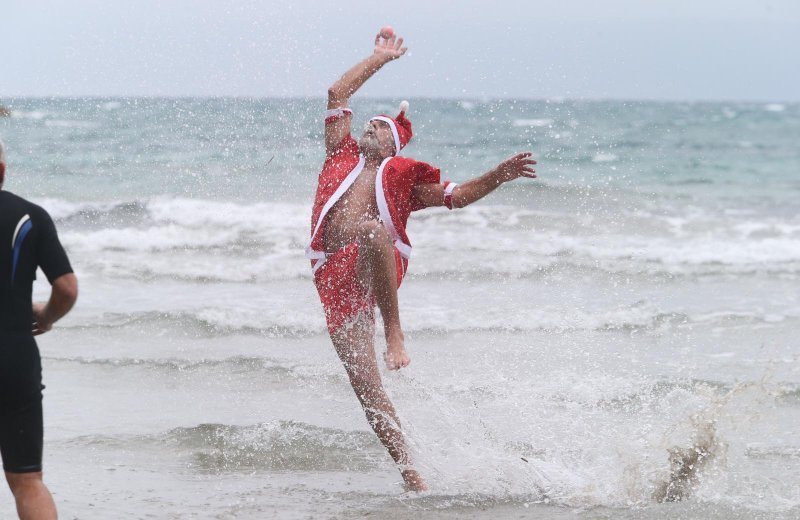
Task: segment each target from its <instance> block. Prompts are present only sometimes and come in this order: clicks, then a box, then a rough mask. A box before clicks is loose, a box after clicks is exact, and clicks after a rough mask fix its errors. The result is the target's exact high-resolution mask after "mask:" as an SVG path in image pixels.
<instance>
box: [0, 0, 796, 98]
mask: <svg viewBox="0 0 800 520" xmlns="http://www.w3.org/2000/svg"><path fill="white" fill-rule="evenodd" d="M384 24H390V25H392V26H394V27H395V29H396V30H397V32H398V33H399V34H400V35H401V36H404V37H405V38H406V41H407V44H408V46H409V47H410V49H411V54H410V55H409V56H406V57H404V58H403V59H401V60H399V61H397V62H394V63H392V64H390V65H389V66H388V67H387V68H386V69H384V70H383V71H381V73H380V74H379V77H378V78H376V80H375V81H373V82H370V83H369V84H368V85H367V86H366V87H365V88H364V90H363V94H364V95H369V96H392V97H398V96H400V97H416V96H435V97H455V98H484V97H517V98H552V97H567V98H593V99H596V98H623V99H666V100H676V99H677V100H753V101H800V0H661V1H656V0H604V1H597V0H546V1H540V0H531V1H522V0H517V1H503V0H485V1H475V0H465V1H460V2H455V1H445V0H405V1H400V2H389V1H387V0H374V1H371V2H364V1H356V0H328V1H304V0H298V1H296V2H295V3H294V4H293V3H292V1H291V0H283V1H280V2H273V1H253V0H251V1H238V2H234V1H226V0H172V1H170V0H163V1H156V0H135V1H134V0H131V1H125V2H123V1H115V0H102V1H101V0H96V1H93V0H73V1H66V0H64V1H39V0H1V1H0V53H2V62H3V68H2V72H1V73H0V99H2V98H3V97H17V96H51V95H54V96H84V95H99V96H129V95H133V96H159V95H164V96H257V97H262V96H322V95H324V93H325V91H326V88H327V86H328V85H329V84H330V83H332V82H333V81H334V80H335V79H336V78H337V77H338V76H339V75H340V74H341V73H342V72H344V70H346V69H347V68H348V67H349V66H351V65H352V64H353V63H355V62H356V61H357V60H358V59H360V58H363V57H365V56H367V55H368V54H369V53H371V51H372V41H373V38H374V34H375V33H376V32H377V30H378V29H379V28H380V26H382V25H384Z"/></svg>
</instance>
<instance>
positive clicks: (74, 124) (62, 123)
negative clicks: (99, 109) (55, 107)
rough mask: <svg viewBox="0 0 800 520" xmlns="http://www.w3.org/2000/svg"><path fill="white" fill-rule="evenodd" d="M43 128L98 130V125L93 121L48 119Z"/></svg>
mask: <svg viewBox="0 0 800 520" xmlns="http://www.w3.org/2000/svg"><path fill="white" fill-rule="evenodd" d="M44 126H49V127H55V128H100V123H97V122H95V121H77V120H71V119H48V120H46V121H45V122H44Z"/></svg>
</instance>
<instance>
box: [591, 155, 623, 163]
mask: <svg viewBox="0 0 800 520" xmlns="http://www.w3.org/2000/svg"><path fill="white" fill-rule="evenodd" d="M617 159H619V157H617V156H616V155H614V154H613V153H598V154H595V156H594V157H592V162H593V163H607V162H614V161H616V160H617Z"/></svg>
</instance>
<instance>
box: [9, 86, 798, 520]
mask: <svg viewBox="0 0 800 520" xmlns="http://www.w3.org/2000/svg"><path fill="white" fill-rule="evenodd" d="M398 102H399V100H391V101H390V100H359V101H357V102H355V103H354V104H353V108H354V110H355V113H356V117H355V121H356V129H355V131H356V132H358V127H359V126H360V125H361V124H362V123H363V122H365V121H366V120H367V119H368V117H369V116H370V115H372V114H374V113H377V112H387V113H390V114H392V113H394V110H395V107H396V105H397V104H398ZM3 104H4V105H6V106H8V107H10V108H11V110H12V117H10V118H3V119H0V136H2V138H3V140H4V141H5V143H6V145H7V148H8V158H9V170H8V178H7V182H6V184H5V186H4V188H5V189H8V190H10V191H13V192H15V193H17V194H19V195H22V196H25V197H28V198H30V199H32V200H33V201H35V202H37V203H40V204H42V205H43V206H44V207H45V208H46V209H48V211H50V213H51V214H52V215H53V217H54V219H55V220H56V223H57V226H58V228H59V232H60V235H61V238H62V241H63V242H64V244H65V246H66V248H67V250H68V252H69V254H70V257H71V259H72V261H73V264H74V265H75V268H76V271H77V273H78V276H79V278H80V280H81V291H82V292H81V298H80V302H79V305H78V306H77V307H76V309H75V311H74V312H73V313H72V314H71V315H70V316H69V317H68V318H67V319H65V320H64V321H63V322H61V323H59V324H58V327H57V328H56V330H54V331H53V332H51V333H49V334H48V335H45V336H43V337H42V338H41V341H40V346H41V349H42V353H43V359H44V379H45V384H46V385H47V390H46V396H45V409H46V448H45V452H46V459H45V468H46V469H45V471H46V474H47V478H48V482H49V484H50V486H51V489H52V490H53V492H54V494H55V496H56V500H57V501H58V502H59V504H60V506H61V508H62V509H61V510H62V516H64V517H69V518H96V517H98V516H102V517H106V518H142V517H154V518H163V517H169V518H263V517H265V516H276V517H280V518H300V517H302V518H306V517H309V516H310V517H315V518H342V517H357V516H359V515H363V514H372V515H375V516H376V517H398V518H407V517H410V516H411V515H417V514H421V512H424V513H425V514H426V515H428V516H431V517H442V518H461V517H465V518H497V517H501V516H512V515H526V517H532V518H552V517H567V516H568V517H570V518H574V517H578V518H612V517H613V518H617V517H619V518H671V517H679V518H795V517H797V515H798V514H800V513H798V511H800V509H798V508H800V495H798V489H797V486H796V485H795V483H796V482H797V481H798V479H799V478H800V463H799V462H798V461H800V458H798V453H800V442H799V441H798V439H797V434H796V432H797V430H798V426H799V425H800V398H798V396H799V395H800V372H798V368H797V367H798V352H800V350H798V343H797V331H798V330H800V204H798V203H797V200H798V194H800V147H798V146H797V143H798V136H800V105H797V104H765V103H760V104H759V103H655V102H635V103H626V102H616V101H592V102H590V101H580V102H579V101H569V100H549V101H516V102H515V101H508V100H507V101H491V100H490V101H481V100H430V99H418V100H415V99H412V100H411V111H410V113H409V117H410V118H411V119H412V121H413V123H414V130H415V139H414V141H413V142H412V143H413V144H412V145H410V146H409V147H408V148H407V149H406V150H407V152H406V153H407V155H410V156H413V157H416V158H418V159H421V160H425V161H427V162H430V163H432V164H434V165H437V166H439V167H441V168H442V171H443V177H445V178H450V179H452V180H456V181H462V180H465V179H468V178H470V177H472V176H474V175H477V174H480V173H482V172H484V171H486V170H488V169H489V168H491V167H492V166H493V165H495V164H496V163H497V162H498V161H500V160H501V159H503V158H505V157H507V156H509V155H511V154H512V153H514V152H517V151H522V150H532V151H533V152H534V153H535V155H536V158H537V159H538V160H539V166H538V167H537V170H538V173H539V175H540V178H539V179H537V180H527V179H525V180H520V181H518V182H515V183H512V184H509V185H506V186H503V187H502V188H501V189H500V190H498V192H496V193H493V194H491V195H490V196H488V197H487V198H486V199H484V200H482V201H480V202H479V203H477V204H475V205H474V206H471V207H469V208H465V209H463V210H459V211H454V212H448V211H446V210H444V209H441V208H437V209H433V210H426V211H423V212H419V213H416V214H415V215H414V216H413V217H412V220H411V223H410V227H409V234H410V237H411V240H412V242H413V244H414V256H413V258H412V260H411V264H410V269H409V274H408V278H407V280H406V281H405V282H404V284H403V287H402V289H401V291H400V307H401V316H402V319H403V324H404V328H405V330H406V335H407V339H408V348H409V351H410V353H411V357H412V360H413V361H412V365H411V366H410V367H409V368H408V369H407V370H406V371H404V372H402V373H400V374H388V373H387V374H384V377H385V383H386V386H387V389H388V391H389V392H390V394H391V397H392V399H393V400H394V402H395V404H396V405H397V408H398V410H399V413H400V416H401V418H402V419H403V421H404V424H405V427H406V428H407V430H408V432H409V435H410V437H411V438H412V440H413V442H414V449H415V451H416V453H417V459H418V461H419V464H420V469H421V470H422V471H423V473H424V474H425V475H426V476H427V477H428V478H429V480H430V482H431V484H432V488H433V490H432V492H431V493H430V494H429V495H424V496H412V495H408V494H404V493H403V490H402V488H401V487H400V485H399V480H400V479H399V474H398V473H397V471H396V470H395V468H394V467H393V466H392V464H391V461H390V459H389V458H388V456H387V455H386V454H385V453H384V451H383V450H382V448H381V447H380V445H379V444H378V443H377V441H376V440H375V439H374V437H373V436H372V434H371V433H370V432H369V431H368V427H367V424H366V421H365V420H364V418H363V414H362V412H361V410H360V409H359V407H358V405H357V403H356V400H355V399H354V397H353V395H352V390H351V389H350V388H349V387H348V384H347V380H346V377H345V375H344V371H343V370H342V368H341V366H340V365H339V364H338V361H337V359H336V357H335V355H334V354H333V351H332V349H331V347H330V343H329V339H328V338H327V336H326V334H325V325H324V320H323V316H322V311H321V307H320V305H319V302H318V300H317V298H316V294H315V291H314V288H313V285H312V283H311V276H310V270H309V265H308V262H307V261H306V260H305V259H304V257H303V249H304V247H305V245H306V241H307V239H308V234H309V227H310V222H309V220H310V205H311V199H312V197H313V193H314V190H315V188H316V185H315V182H316V176H317V174H318V172H319V168H320V165H321V162H322V159H323V154H324V151H323V146H322V124H321V119H322V116H321V114H322V112H323V110H324V102H323V101H322V100H321V99H309V100H300V99H290V100H280V99H269V100H249V99H54V100H50V99H6V100H3ZM40 280H44V278H43V277H40ZM46 291H47V287H46V284H42V283H39V284H38V285H37V287H36V294H37V297H38V298H44V297H46V294H47V292H46ZM378 348H379V349H381V348H383V345H382V343H381V342H380V341H378ZM697 446H702V447H703V449H706V450H708V452H709V453H711V454H712V456H711V457H710V459H711V460H710V462H709V463H707V464H706V465H704V466H703V467H702V468H701V469H700V471H699V472H698V477H697V480H696V481H695V482H693V483H692V486H691V492H690V493H689V496H688V497H687V499H686V500H685V501H682V502H679V503H676V504H666V505H665V504H659V503H657V501H656V500H655V499H654V495H655V494H657V490H658V489H659V486H661V485H662V484H663V483H664V482H665V481H666V480H668V479H669V474H670V462H669V457H670V453H674V452H675V451H676V450H679V449H689V448H692V447H697ZM76 475H77V476H76ZM9 500H10V497H9V496H8V495H0V510H3V511H5V510H9V508H10V507H11V505H10V502H9ZM537 515H538V516H537Z"/></svg>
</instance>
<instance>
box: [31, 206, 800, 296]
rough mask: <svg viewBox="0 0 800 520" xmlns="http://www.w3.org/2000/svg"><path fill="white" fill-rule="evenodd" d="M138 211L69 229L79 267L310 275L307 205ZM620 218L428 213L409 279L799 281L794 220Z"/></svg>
mask: <svg viewBox="0 0 800 520" xmlns="http://www.w3.org/2000/svg"><path fill="white" fill-rule="evenodd" d="M42 203H43V205H44V206H45V207H46V208H47V209H49V210H50V212H51V214H52V215H53V216H54V217H55V218H56V219H57V220H66V219H69V218H71V217H73V216H76V215H79V214H82V213H85V214H94V216H93V217H92V221H96V220H97V215H96V213H97V212H100V213H102V212H107V213H111V212H122V214H123V215H124V213H125V211H127V207H126V206H125V205H124V204H123V205H120V204H113V203H101V204H84V203H67V202H63V201H59V200H46V201H42ZM134 207H136V208H139V207H141V208H143V210H141V211H143V212H144V213H143V216H141V215H140V216H138V217H137V219H138V220H134V221H132V222H128V223H127V224H123V225H122V226H121V227H103V228H100V229H97V228H94V227H90V228H88V229H86V228H80V227H79V228H68V229H65V230H62V237H63V240H64V242H65V244H66V245H67V247H68V248H69V249H70V251H71V252H73V253H75V254H78V255H81V256H83V257H85V263H86V264H88V265H93V266H95V267H97V268H99V269H101V270H103V271H104V272H108V273H115V274H119V275H124V274H125V273H127V275H130V276H143V277H145V278H149V277H153V276H172V277H177V278H187V279H192V278H196V279H198V280H200V279H204V278H211V279H220V280H228V281H248V280H270V279H279V278H280V277H283V276H286V277H289V278H295V277H308V276H310V273H309V272H308V270H307V268H308V263H307V261H306V260H305V259H304V256H303V249H304V248H305V246H306V245H307V241H308V236H309V231H310V219H309V216H308V215H309V208H308V207H306V206H305V205H298V204H284V203H258V204H238V203H234V202H215V201H208V200H192V199H154V200H151V201H146V202H142V203H141V204H137V205H134ZM137 211H140V210H138V209H137ZM115 215H116V214H115ZM620 217H624V220H621V221H617V222H613V221H609V220H607V219H605V218H602V217H601V216H598V218H594V217H591V216H580V215H572V214H565V213H561V212H552V211H551V212H548V211H532V210H523V209H519V208H513V207H505V206H484V207H475V208H467V209H463V210H460V211H459V212H458V213H457V214H453V213H450V212H446V211H438V210H437V211H430V212H426V213H423V214H419V215H415V216H412V221H411V223H410V230H409V234H410V236H411V237H412V242H413V244H414V246H415V250H414V254H413V257H412V262H411V269H410V273H411V274H412V275H436V274H444V273H453V272H460V273H475V274H478V273H483V274H494V275H495V276H500V275H513V276H526V275H528V274H529V273H536V272H537V271H539V270H541V269H543V268H549V267H557V266H560V265H563V266H569V265H571V266H574V267H579V268H588V269H598V268H599V269H603V270H608V271H612V272H631V273H641V272H666V273H673V274H681V273H687V274H692V273H703V272H709V273H714V272H730V273H735V272H739V273H743V272H750V271H754V270H755V271H758V270H764V269H770V270H777V271H783V272H788V273H800V222H798V221H781V220H778V219H763V220H758V221H757V220H753V219H752V218H751V220H747V221H742V220H741V218H733V217H732V218H723V217H719V216H717V217H714V216H710V215H708V214H707V213H705V212H694V213H693V212H692V211H687V212H685V213H684V214H683V215H681V216H673V215H652V214H650V213H647V212H642V211H641V210H636V211H633V212H629V213H628V214H627V215H620ZM118 220H119V216H118V215H117V216H115V217H114V218H113V219H110V222H111V224H112V225H113V223H114V222H116V221H118ZM540 226H541V229H539V227H540ZM475 230H489V231H490V232H487V233H484V232H481V233H476V232H475ZM99 253H102V254H99ZM442 259H447V261H442Z"/></svg>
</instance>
